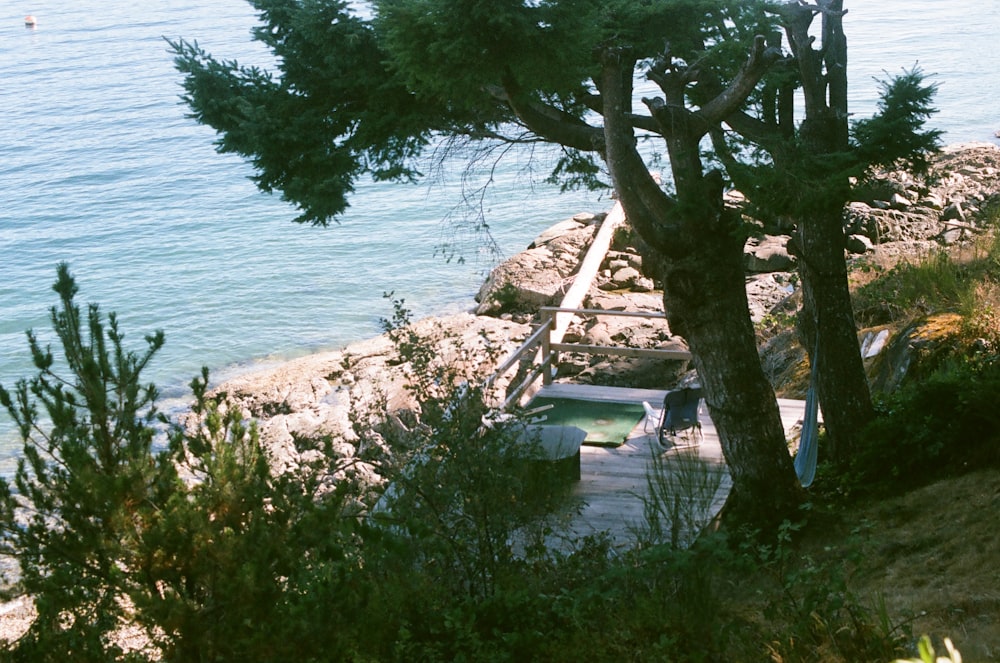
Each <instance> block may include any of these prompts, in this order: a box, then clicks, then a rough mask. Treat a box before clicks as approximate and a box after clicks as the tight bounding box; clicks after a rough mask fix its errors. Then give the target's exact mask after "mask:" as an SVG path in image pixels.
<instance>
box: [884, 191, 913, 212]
mask: <svg viewBox="0 0 1000 663" xmlns="http://www.w3.org/2000/svg"><path fill="white" fill-rule="evenodd" d="M912 204H913V203H911V202H910V199H909V198H907V197H906V196H904V195H903V194H901V193H894V194H892V198H890V199H889V206H890V207H891V208H892V209H898V210H906V209H909V208H910V206H911V205H912Z"/></svg>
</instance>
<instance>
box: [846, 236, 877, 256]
mask: <svg viewBox="0 0 1000 663" xmlns="http://www.w3.org/2000/svg"><path fill="white" fill-rule="evenodd" d="M847 250H848V251H850V252H851V253H854V254H856V255H863V254H865V253H870V252H872V251H874V250H875V244H874V243H873V242H872V241H871V240H870V239H868V238H867V237H865V236H864V235H848V237H847Z"/></svg>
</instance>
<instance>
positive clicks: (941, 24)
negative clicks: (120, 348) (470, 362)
mask: <svg viewBox="0 0 1000 663" xmlns="http://www.w3.org/2000/svg"><path fill="white" fill-rule="evenodd" d="M847 4H848V6H849V7H850V9H851V13H850V14H849V17H848V21H847V30H848V39H849V43H850V56H851V67H852V72H851V75H852V85H853V95H854V101H853V104H854V110H855V111H856V112H857V113H859V114H863V115H865V114H868V113H870V112H871V110H872V109H873V105H874V100H875V98H876V95H877V85H876V83H875V81H874V78H884V77H885V75H886V74H885V73H884V72H885V71H888V72H890V73H895V72H898V71H899V70H900V68H902V67H911V66H913V65H914V64H917V63H919V65H920V66H921V67H922V68H923V69H924V70H925V71H926V72H928V73H932V74H936V77H935V79H934V80H936V81H938V82H940V83H941V89H940V92H939V95H938V100H937V105H938V107H939V108H940V109H941V112H940V114H939V115H938V116H937V117H936V118H935V120H934V122H935V124H936V126H938V127H940V128H942V129H945V130H946V131H947V134H946V140H947V141H948V142H958V141H971V140H994V138H993V134H994V132H995V131H996V130H998V129H1000V117H998V116H997V114H996V112H995V110H994V109H995V99H997V98H998V96H1000V73H998V72H997V68H996V60H995V58H993V57H992V55H993V54H992V51H991V47H992V43H993V35H994V34H995V32H996V31H997V29H998V28H1000V7H998V6H997V5H996V4H995V3H982V2H975V3H974V2H972V1H971V0H952V1H951V2H948V3H942V2H939V1H938V0H907V1H906V2H905V3H904V2H902V0H879V1H877V0H864V1H862V0H857V1H856V2H855V1H851V0H848V2H847ZM138 7H139V6H138V5H132V6H131V7H126V3H98V2H96V0H78V1H77V2H74V3H64V2H56V1H55V0H36V1H35V2H33V3H31V4H30V5H26V4H21V5H18V6H16V7H11V6H10V3H5V7H4V9H3V10H0V81H2V83H0V109H2V110H0V113H2V117H3V122H2V123H0V190H2V191H3V192H4V194H5V196H4V197H5V200H4V203H3V205H0V383H2V384H4V385H6V386H8V387H10V386H12V385H13V383H14V382H15V380H16V379H17V378H18V377H22V376H26V375H29V374H30V364H29V361H28V357H27V352H26V342H25V337H24V330H26V329H28V328H34V329H36V330H38V331H39V332H44V331H45V330H47V328H48V307H49V306H51V305H52V304H53V303H54V297H53V293H52V292H51V290H50V286H51V284H52V281H53V280H54V275H55V265H56V264H57V263H58V262H60V261H68V262H69V263H70V265H71V267H72V270H73V272H74V273H75V275H76V276H77V279H78V282H79V285H80V286H81V296H80V300H81V301H82V302H91V301H93V302H99V303H100V304H101V305H102V307H103V309H104V310H105V311H110V310H114V311H116V312H117V313H118V315H119V318H120V320H121V324H122V328H123V329H124V330H125V332H126V334H127V335H128V339H127V340H129V341H131V343H132V344H134V345H132V346H131V347H134V348H140V347H141V337H142V335H143V334H145V333H147V332H149V331H151V330H153V329H163V330H165V332H166V335H167V345H166V347H165V348H164V350H163V351H162V352H161V354H160V355H159V358H158V360H157V361H156V362H155V363H154V365H152V366H151V369H150V371H149V374H148V375H147V377H148V378H149V379H152V380H154V381H156V382H157V384H158V385H160V386H161V389H163V391H164V392H165V394H166V395H168V396H178V395H181V394H182V393H184V387H183V385H184V384H185V383H186V382H187V381H188V380H189V379H190V378H191V376H193V375H194V374H195V373H197V371H198V370H199V368H200V366H202V365H208V366H209V367H211V368H212V369H213V371H216V373H217V374H219V375H224V374H226V373H227V372H232V371H234V370H240V369H241V368H245V367H246V366H248V365H252V364H254V363H256V362H260V361H265V360H275V359H281V358H287V357H291V356H295V355H301V354H305V353H308V352H311V351H316V350H320V349H326V348H332V347H339V346H341V345H343V344H345V343H347V342H350V341H352V340H357V339H360V338H364V337H367V336H370V335H373V334H375V333H376V332H377V331H378V320H379V318H381V317H383V316H386V315H388V314H389V313H390V311H389V306H388V304H387V303H386V302H385V301H384V300H383V299H382V293H383V292H385V291H390V290H391V291H395V292H396V293H397V295H399V296H402V297H404V298H406V300H407V304H408V305H409V306H410V307H411V308H412V309H413V310H414V312H415V313H416V314H417V315H425V314H431V313H444V312H452V311H456V310H462V309H467V308H469V307H470V306H471V305H472V297H473V295H474V293H475V291H476V290H477V289H478V287H479V284H480V282H481V279H482V274H483V271H484V270H485V269H487V268H488V267H489V266H490V264H491V263H490V258H489V256H487V255H484V254H483V251H482V250H481V249H480V248H477V246H478V245H477V243H476V241H475V239H474V238H473V237H471V236H467V235H464V234H462V233H461V232H458V234H457V236H456V234H455V233H456V230H455V226H454V223H453V222H452V221H449V219H452V220H453V219H455V218H462V216H463V211H464V209H465V206H464V203H463V194H464V193H466V192H468V188H467V185H465V184H463V181H462V177H461V165H462V162H460V161H456V162H455V164H454V166H455V167H454V168H452V169H450V171H451V172H450V174H449V177H448V178H446V179H443V180H441V179H434V181H433V182H432V183H430V184H422V185H416V186H403V185H391V184H388V185H387V184H382V185H372V184H368V183H362V184H361V186H360V187H359V190H358V193H357V195H356V196H355V197H354V199H353V206H352V208H351V210H349V212H348V213H347V214H346V215H345V217H344V218H343V220H342V222H341V224H340V225H338V226H332V227H330V228H328V229H319V228H311V227H308V226H298V225H295V224H293V223H291V222H290V219H291V218H292V217H293V216H294V212H293V210H292V209H291V208H289V207H288V206H287V205H285V204H284V203H282V202H281V201H280V200H279V199H278V198H277V197H269V196H265V195H262V194H259V193H258V192H257V191H256V190H255V189H254V187H253V185H252V184H251V183H250V182H249V181H248V180H247V176H248V175H249V174H250V169H249V167H248V166H246V165H245V164H243V163H242V162H241V161H240V160H239V159H238V158H236V157H233V156H220V155H218V154H216V153H215V152H214V149H213V147H212V141H213V139H214V135H213V133H212V131H211V130H210V129H208V128H205V127H200V126H198V125H196V124H195V123H194V121H193V120H190V119H187V118H186V117H185V108H184V107H183V106H182V105H181V104H180V103H179V99H178V96H179V94H180V88H179V81H180V77H179V75H178V74H177V73H175V71H174V70H173V66H172V61H171V57H170V54H169V53H168V52H167V45H166V43H165V42H164V41H163V37H164V36H166V37H171V38H175V37H180V36H183V37H185V38H187V39H196V40H197V41H198V42H199V43H200V44H201V45H202V46H204V47H205V48H206V49H207V50H209V51H210V52H212V53H214V54H216V55H217V56H220V57H225V58H227V59H228V58H237V59H239V60H241V61H246V62H266V54H264V53H263V52H262V51H261V50H260V49H259V48H258V47H256V46H255V45H254V44H252V43H251V41H250V36H249V31H250V29H251V27H252V26H253V24H254V15H253V11H252V9H251V8H250V6H249V5H248V4H246V3H244V2H242V1H241V0H214V1H213V2H211V3H197V2H194V1H193V0H160V1H159V2H156V3H149V4H146V5H141V9H140V8H138ZM29 12H30V13H32V14H34V15H35V16H37V18H38V26H37V28H36V29H34V30H28V29H26V28H25V27H24V25H23V16H24V15H25V14H26V13H29ZM932 31H933V32H932ZM545 172H546V171H545V168H544V164H539V166H538V170H537V171H534V172H532V171H531V164H530V163H529V162H528V160H527V159H522V160H520V161H511V162H509V163H507V164H506V165H505V166H504V167H503V168H502V169H501V170H499V171H498V172H496V173H494V174H493V177H494V179H495V183H494V187H493V189H492V192H491V194H490V195H489V196H488V197H487V198H486V199H485V201H484V202H483V206H484V209H485V211H486V219H487V221H488V222H489V224H490V226H491V229H492V231H493V233H494V236H495V237H496V239H497V241H498V244H499V246H500V248H501V249H502V251H503V252H504V253H507V254H509V253H511V252H513V251H516V250H518V249H520V248H522V247H523V246H524V245H525V244H526V243H527V242H528V241H530V239H531V238H532V237H533V236H534V235H535V234H536V233H537V232H538V231H539V230H541V229H543V228H545V227H547V226H548V225H550V224H551V223H554V222H556V221H558V220H560V219H562V218H565V217H567V216H570V215H572V214H574V213H576V212H578V211H600V210H603V209H606V208H607V207H608V206H609V205H610V202H609V201H608V199H607V198H606V197H602V196H599V195H597V194H589V195H583V194H574V195H560V194H558V192H557V191H555V190H554V189H552V188H551V187H546V186H543V185H540V184H537V182H536V183H535V184H532V176H534V179H535V180H539V179H541V178H543V177H544V175H545ZM486 177H487V175H486V174H484V173H479V174H478V176H477V177H474V178H473V182H472V184H471V185H468V186H471V187H472V188H475V187H476V186H478V185H481V184H483V183H485V182H486ZM452 238H457V239H458V240H460V242H461V244H462V247H463V251H462V254H463V256H464V258H465V262H464V263H461V264H460V263H458V262H457V261H451V262H447V261H445V260H444V259H443V258H442V257H441V255H440V254H439V253H438V252H437V251H436V249H437V248H438V247H439V246H440V245H441V242H442V241H444V240H448V239H452ZM14 449H15V445H13V444H12V436H11V428H10V423H9V421H8V420H7V418H6V413H2V414H0V471H3V470H4V468H5V467H7V466H9V459H10V457H11V455H12V454H13V453H14ZM3 459H7V462H6V463H5V462H4V461H3Z"/></svg>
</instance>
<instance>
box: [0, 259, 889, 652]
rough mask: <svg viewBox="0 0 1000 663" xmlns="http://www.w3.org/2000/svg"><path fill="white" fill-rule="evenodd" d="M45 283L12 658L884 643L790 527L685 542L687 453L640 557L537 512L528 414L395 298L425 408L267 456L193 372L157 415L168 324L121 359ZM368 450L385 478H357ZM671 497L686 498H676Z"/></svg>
mask: <svg viewBox="0 0 1000 663" xmlns="http://www.w3.org/2000/svg"><path fill="white" fill-rule="evenodd" d="M56 290H57V292H58V293H59V296H60V306H59V307H58V308H56V309H54V310H53V314H52V318H53V323H54V326H55V328H56V332H57V335H58V337H59V340H60V342H61V344H62V354H61V355H60V356H59V357H58V358H57V357H56V356H55V355H54V354H53V353H52V352H50V351H49V350H48V349H42V348H41V347H40V346H39V344H38V342H37V340H36V338H35V336H34V335H29V339H30V346H31V351H32V355H33V357H34V359H35V363H36V367H37V368H38V374H37V376H36V377H35V378H32V379H31V380H25V381H22V382H19V383H18V385H17V386H16V387H15V389H14V390H13V391H11V392H8V391H6V390H3V389H2V388H0V400H2V403H3V405H4V406H5V407H6V409H7V410H8V412H9V413H10V414H11V415H12V416H13V417H14V419H15V421H16V422H17V423H18V425H19V427H20V430H21V433H22V437H23V439H24V456H23V459H22V460H21V461H20V463H19V466H18V469H17V473H16V474H15V476H14V477H13V485H11V484H9V483H8V482H7V481H0V489H2V492H0V533H2V535H3V538H2V542H0V546H2V547H0V553H2V554H4V555H7V556H10V557H13V558H14V559H15V561H16V562H17V563H18V566H19V569H20V577H19V578H18V579H17V583H16V584H14V585H13V586H12V587H11V588H10V591H9V594H13V593H18V592H21V593H24V594H27V595H30V596H31V597H32V598H33V600H34V602H35V605H36V607H37V608H38V619H36V620H35V621H34V622H33V623H32V625H31V626H30V629H29V631H28V632H27V634H26V635H25V636H24V637H22V638H21V639H19V640H17V641H16V642H12V643H3V644H0V654H2V655H3V657H4V660H13V661H66V660H72V661H102V662H103V661H112V660H120V661H152V660H161V661H184V662H187V661H246V660H253V661H414V660H420V661H453V660H470V661H518V662H520V661H553V662H558V661H579V660H592V661H605V660H607V661H612V660H614V661H618V660H635V661H642V660H650V661H661V660H670V661H677V662H685V661H691V662H695V661H699V662H700V661H715V660H762V659H764V658H766V657H767V656H768V655H769V654H768V652H770V655H776V654H780V656H782V657H783V658H782V660H788V661H792V660H814V659H811V658H809V656H811V655H812V654H814V653H815V652H816V651H817V650H818V649H819V648H822V647H824V646H826V645H829V644H832V645H836V646H837V647H838V648H839V649H840V650H841V651H844V652H853V653H855V654H858V655H859V656H861V657H862V658H865V657H866V656H868V655H871V654H874V653H875V652H886V651H894V650H893V647H894V646H895V644H894V643H895V642H896V639H895V637H894V635H893V632H892V631H891V629H889V628H881V629H880V628H878V627H879V626H880V625H882V624H887V623H888V621H887V620H883V621H881V622H876V621H874V620H873V619H872V617H871V613H870V612H865V611H864V609H862V608H859V607H858V606H857V603H856V602H855V601H853V599H852V598H851V597H850V596H848V595H846V593H844V592H843V586H842V584H840V583H839V580H837V579H838V578H840V577H841V576H838V575H836V574H831V573H828V572H827V569H826V567H819V566H815V565H811V564H809V563H808V561H803V560H801V559H799V558H797V557H796V555H795V554H794V552H793V550H792V548H791V547H790V545H789V544H788V542H787V541H782V542H780V544H779V545H778V546H776V547H775V548H773V549H772V552H771V553H768V554H764V553H762V552H761V550H763V549H757V550H755V551H754V552H753V554H749V553H746V552H743V553H740V552H739V551H737V550H735V548H734V546H732V545H731V544H730V543H728V542H727V541H726V540H725V539H724V538H722V537H720V536H702V537H699V538H698V539H696V540H694V541H693V542H690V543H691V545H690V546H689V547H685V546H684V545H682V544H683V543H688V542H689V541H686V540H684V538H683V537H681V536H679V535H673V536H672V535H671V532H670V530H669V528H668V527H667V526H666V525H667V523H666V519H670V518H675V517H679V516H684V515H685V514H686V517H688V519H689V522H688V525H698V526H700V525H701V524H703V522H702V520H701V516H700V515H699V514H701V512H702V506H703V505H704V502H705V500H707V499H709V498H710V496H711V495H712V494H714V490H715V486H716V485H717V479H718V478H717V477H714V476H709V475H708V474H707V473H706V472H705V471H704V470H703V469H701V468H699V467H697V466H694V465H692V466H691V467H690V468H688V469H687V471H685V472H682V473H681V474H680V475H679V476H678V477H676V483H674V484H669V485H671V486H673V489H669V490H668V483H669V482H668V481H667V479H666V478H665V477H664V476H660V479H659V480H658V483H657V485H658V486H660V487H661V488H664V491H663V492H661V495H660V497H661V499H660V500H659V501H657V502H655V503H652V504H650V506H649V508H650V509H651V510H652V511H651V512H655V514H656V515H655V516H654V517H653V520H654V521H655V522H654V523H651V527H650V528H649V530H648V536H647V538H646V539H645V541H644V545H643V546H641V547H639V548H638V549H635V550H621V549H619V548H616V547H614V546H613V545H612V542H611V541H609V540H607V539H606V538H604V537H600V536H597V537H591V538H586V539H582V540H573V539H572V538H571V537H568V536H567V535H565V533H562V532H560V530H559V529H558V526H557V523H556V522H555V521H554V520H552V519H550V518H548V515H549V514H552V513H559V512H560V511H565V509H564V505H563V503H562V502H560V501H559V500H561V497H562V493H561V491H560V489H559V487H558V486H553V485H552V484H551V483H550V482H548V481H545V480H544V477H545V473H537V472H534V473H533V472H529V471H526V470H525V463H531V462H533V461H534V460H536V459H537V455H536V454H537V451H536V450H534V449H533V446H532V445H530V444H524V443H523V441H521V440H520V437H521V436H520V435H519V431H518V425H519V424H518V422H517V420H516V418H515V419H514V420H512V421H503V420H495V421H494V424H493V425H484V415H488V414H489V410H488V408H487V407H486V406H485V404H484V400H485V394H484V386H483V384H482V383H481V382H479V381H477V380H476V379H474V376H475V375H476V374H479V373H480V369H481V368H482V367H481V366H475V365H472V364H461V363H456V362H454V361H451V359H450V357H451V356H452V354H451V352H450V351H449V350H447V347H446V346H448V345H449V343H452V344H454V343H457V342H458V339H449V338H448V337H447V335H443V336H441V337H438V338H433V339H427V338H421V337H419V336H418V335H417V334H416V333H415V332H414V330H413V328H412V326H410V325H409V324H408V312H406V310H405V309H403V308H402V302H398V303H397V305H396V306H397V311H396V315H395V317H394V322H393V323H387V327H388V329H389V332H390V336H391V337H392V338H393V340H394V341H395V342H396V347H397V349H398V350H399V353H400V361H399V362H398V363H397V365H398V366H402V367H404V368H405V369H406V370H408V371H409V386H410V389H411V391H412V394H413V395H414V397H415V403H416V405H415V408H414V412H412V413H411V414H410V415H408V416H407V415H401V416H398V417H393V416H387V413H386V412H385V411H384V409H379V405H380V404H379V403H372V404H371V409H369V410H367V411H363V412H358V413H357V414H356V416H355V423H356V426H357V432H358V433H359V434H360V436H361V439H360V442H359V444H358V447H359V449H361V450H368V451H364V453H363V454H362V456H363V458H351V459H346V458H341V457H338V456H337V455H336V454H335V453H334V451H333V449H334V448H335V446H336V445H334V443H333V442H334V441H333V440H329V439H319V440H299V441H298V442H299V443H300V444H302V445H308V446H310V450H311V451H316V452H318V453H315V454H310V457H312V458H313V459H314V460H313V461H312V462H310V463H306V464H302V465H300V466H299V467H298V468H297V470H296V471H295V472H294V473H279V472H277V471H276V469H275V464H274V463H273V462H272V460H271V458H270V457H269V454H268V450H267V449H266V448H264V447H262V445H261V443H260V440H259V438H258V436H257V431H256V428H255V426H254V424H253V422H246V421H244V420H243V419H242V417H241V415H240V413H239V412H238V411H236V410H235V409H234V408H231V407H227V405H226V403H225V401H224V395H222V394H220V395H219V400H216V399H213V398H212V397H210V394H209V393H208V391H207V381H208V376H207V372H203V374H202V375H201V376H200V377H199V378H196V379H195V380H194V381H193V382H192V389H193V392H194V404H193V406H192V410H191V412H190V414H189V416H187V417H185V418H184V420H183V421H180V422H171V421H168V420H167V419H166V418H165V417H162V416H160V415H158V413H157V412H156V408H155V397H156V390H155V388H153V387H152V386H151V385H148V386H147V385H143V384H142V382H141V380H140V375H141V371H142V369H143V368H144V367H145V366H146V365H147V363H148V362H149V361H150V360H151V359H152V357H153V356H154V354H155V352H156V350H158V349H159V347H160V346H161V345H162V343H163V337H162V334H159V333H157V334H153V335H151V336H150V337H149V338H148V339H147V348H146V351H145V352H143V353H141V354H135V353H131V352H128V351H127V350H125V348H124V347H123V344H122V339H123V335H122V334H121V333H120V332H119V330H118V327H117V324H116V321H115V317H114V315H113V314H112V315H110V316H109V319H108V322H107V324H105V322H104V321H103V320H102V317H101V316H100V313H99V311H98V309H97V307H96V306H91V307H90V308H89V315H88V316H87V318H86V320H84V319H83V318H82V316H81V315H80V312H79V310H78V309H77V307H76V305H75V303H74V301H73V299H74V295H75V293H76V285H75V283H74V281H73V279H72V278H71V277H70V275H69V272H68V269H67V268H66V267H65V266H61V267H60V268H59V275H58V280H57V283H56ZM442 348H445V349H444V350H442ZM452 349H453V350H454V349H455V348H452ZM487 357H489V350H488V349H487ZM487 361H489V359H487ZM486 418H487V419H489V417H488V416H487V417H486ZM494 419H495V418H494ZM359 453H360V452H359ZM362 462H368V463H372V465H371V466H369V467H375V468H376V469H377V470H378V471H379V472H380V473H381V474H382V476H383V478H384V483H382V484H381V487H379V486H377V485H373V484H372V483H371V482H367V481H366V482H362V481H361V480H360V479H358V480H355V478H356V477H355V476H354V475H353V473H352V468H354V467H355V466H356V465H355V464H358V463H362ZM661 469H662V467H661ZM661 475H662V473H661ZM670 490H680V491H684V492H685V493H686V494H689V495H688V496H689V497H691V498H694V499H695V501H694V503H693V504H692V506H690V507H685V508H681V507H680V506H678V505H677V504H676V502H675V501H673V500H672V499H670V495H669V493H670ZM376 500H377V502H376ZM376 503H377V506H374V508H373V505H375V504H376ZM557 506H558V507H559V508H556V507H557ZM554 541H559V542H560V544H561V545H559V546H557V547H555V548H553V546H552V545H550V544H551V543H552V542H554ZM758 571H765V572H771V573H773V574H774V575H776V576H780V583H779V584H780V585H781V591H779V592H777V593H776V594H775V596H774V597H772V598H771V599H770V601H768V602H766V603H767V606H766V608H765V609H766V610H767V611H768V614H770V615H773V616H774V617H775V619H776V621H775V622H773V623H766V624H750V623H749V621H748V620H746V619H744V618H743V617H742V616H740V615H739V614H738V613H737V612H735V611H734V610H733V606H731V605H730V597H731V595H732V594H733V593H734V591H735V590H738V589H739V588H740V587H741V585H743V584H744V583H753V582H757V581H758V580H759V578H758V576H759V575H760V574H759V573H758ZM136 625H138V626H139V627H141V630H142V631H143V633H144V634H145V642H144V643H141V644H140V645H137V646H136V645H133V646H131V649H129V651H126V650H125V649H126V647H125V646H124V645H123V644H120V638H119V635H120V631H121V629H123V628H124V627H130V626H136ZM817 625H820V626H823V627H824V628H815V627H816V626H817ZM858 660H860V659H858Z"/></svg>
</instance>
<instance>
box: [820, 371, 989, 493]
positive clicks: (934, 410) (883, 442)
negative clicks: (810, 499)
mask: <svg viewBox="0 0 1000 663" xmlns="http://www.w3.org/2000/svg"><path fill="white" fill-rule="evenodd" d="M998 397H1000V361H998V360H997V358H996V357H988V358H981V359H975V358H974V359H963V360H952V361H950V362H947V363H946V364H945V365H944V366H943V367H942V368H940V369H938V370H937V371H935V372H934V373H932V374H931V375H929V376H928V377H927V378H926V379H925V380H923V381H921V382H919V383H911V384H908V385H906V386H904V387H903V388H901V389H900V390H899V391H897V392H895V393H893V394H889V395H883V396H882V397H881V399H880V400H878V401H877V403H876V406H877V411H878V417H877V418H876V419H875V421H874V422H872V424H871V425H870V426H869V427H868V428H867V429H866V431H865V433H864V435H863V438H862V443H861V445H860V447H859V449H858V451H857V453H856V454H855V455H854V456H853V457H852V458H850V459H848V462H847V464H846V465H845V466H843V467H841V468H838V470H839V475H840V481H841V487H842V488H843V489H845V490H846V491H847V492H849V493H858V492H862V493H871V492H899V491H902V490H906V489H910V488H913V487H916V486H919V485H921V484H924V483H926V482H928V481H930V480H932V479H939V478H942V477H945V476H948V475H955V474H960V473H962V472H965V471H967V470H969V469H975V468H978V467H982V466H984V465H985V466H996V465H997V463H998V462H1000V412H998V411H997V409H996V403H997V399H998Z"/></svg>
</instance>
